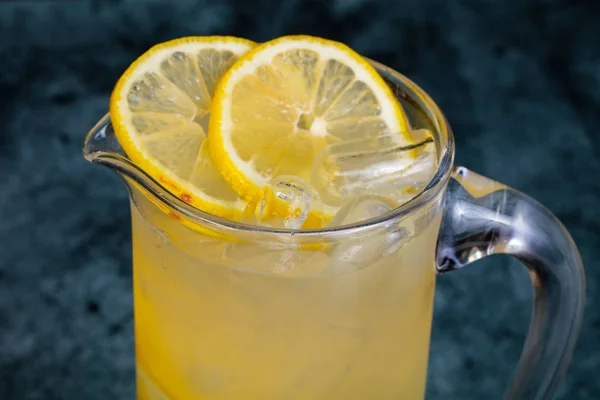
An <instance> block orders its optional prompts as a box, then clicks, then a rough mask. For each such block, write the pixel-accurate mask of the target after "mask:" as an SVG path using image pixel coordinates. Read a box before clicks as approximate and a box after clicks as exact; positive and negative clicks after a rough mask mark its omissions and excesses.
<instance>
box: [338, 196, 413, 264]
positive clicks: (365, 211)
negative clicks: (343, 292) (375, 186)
mask: <svg viewBox="0 0 600 400" xmlns="http://www.w3.org/2000/svg"><path fill="white" fill-rule="evenodd" d="M397 206H398V202H397V201H395V200H392V199H390V198H387V197H383V196H379V195H363V196H359V197H356V198H354V199H352V200H350V201H349V202H348V203H346V204H345V205H344V206H342V207H341V208H340V210H339V211H338V212H337V214H336V215H335V217H334V218H333V219H332V220H331V222H330V224H329V225H328V226H329V227H334V226H342V225H348V224H353V223H357V222H361V221H365V220H367V219H371V218H376V217H379V216H382V215H383V214H386V213H387V212H389V211H391V210H393V209H394V208H396V207H397ZM408 238H409V235H408V232H406V230H405V229H404V228H403V227H402V226H400V224H398V222H397V221H391V222H387V223H384V224H382V225H381V226H380V227H377V228H371V229H369V230H364V231H358V232H357V233H355V234H353V236H350V235H348V237H345V238H343V239H340V241H339V242H338V243H336V244H335V245H334V246H332V249H331V254H332V263H331V268H332V270H334V271H342V270H347V269H348V268H350V269H358V268H363V267H365V266H368V265H370V264H373V263H375V262H377V261H378V260H379V259H381V258H384V257H387V256H388V255H389V254H391V253H393V252H395V251H397V250H398V249H399V248H400V247H402V245H404V243H406V241H407V240H408Z"/></svg>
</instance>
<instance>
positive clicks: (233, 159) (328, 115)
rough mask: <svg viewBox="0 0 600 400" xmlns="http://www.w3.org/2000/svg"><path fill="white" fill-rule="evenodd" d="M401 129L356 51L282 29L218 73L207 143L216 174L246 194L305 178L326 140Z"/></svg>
mask: <svg viewBox="0 0 600 400" xmlns="http://www.w3.org/2000/svg"><path fill="white" fill-rule="evenodd" d="M408 131H409V123H408V120H407V118H406V115H405V114H404V111H403V110H402V108H401V106H400V104H399V103H398V101H397V99H396V98H395V97H394V95H393V93H392V91H391V90H390V88H389V87H388V86H387V85H386V83H385V82H384V81H383V79H382V78H381V77H380V76H379V74H378V73H377V71H376V70H375V69H374V68H373V67H372V66H371V65H370V64H369V63H368V62H367V61H365V59H363V58H362V57H361V56H360V55H359V54H357V53H355V52H354V51H353V50H351V49H350V48H348V47H347V46H345V45H343V44H341V43H338V42H334V41H330V40H325V39H320V38H316V37H310V36H286V37H281V38H279V39H275V40H273V41H270V42H267V43H264V44H262V45H258V46H257V47H255V48H254V49H252V50H251V51H249V52H248V53H246V54H245V55H244V56H242V57H241V58H240V59H239V60H238V61H236V63H235V64H234V65H233V66H232V67H231V68H230V69H229V70H228V71H227V72H226V73H225V74H224V75H223V77H222V78H221V81H220V82H219V84H218V85H217V88H216V90H215V96H214V99H213V109H212V116H211V119H210V122H209V139H208V146H209V151H210V154H211V156H212V159H213V160H214V163H215V165H216V167H217V169H218V170H219V171H220V172H221V175H223V177H224V178H225V179H226V180H227V181H228V182H229V184H230V186H231V187H232V188H233V189H234V190H235V191H236V192H237V193H238V194H239V195H240V196H242V197H243V198H245V199H247V200H248V201H252V199H255V198H256V197H257V196H259V194H260V193H261V190H262V188H263V187H264V186H265V185H266V184H267V183H268V182H269V181H270V180H271V178H273V177H275V176H281V175H291V176H296V177H299V178H302V179H305V180H309V179H310V170H311V165H312V163H313V160H314V159H315V157H316V156H317V154H319V152H321V150H323V149H324V148H325V146H327V145H329V144H331V143H336V142H340V141H346V140H352V139H356V138H368V137H376V136H379V135H382V134H386V133H392V134H394V133H397V141H398V143H399V144H410V143H412V141H411V138H410V136H409V135H408V133H407V132H408ZM324 213H325V214H329V215H331V214H332V213H333V210H332V209H326V210H325V211H324Z"/></svg>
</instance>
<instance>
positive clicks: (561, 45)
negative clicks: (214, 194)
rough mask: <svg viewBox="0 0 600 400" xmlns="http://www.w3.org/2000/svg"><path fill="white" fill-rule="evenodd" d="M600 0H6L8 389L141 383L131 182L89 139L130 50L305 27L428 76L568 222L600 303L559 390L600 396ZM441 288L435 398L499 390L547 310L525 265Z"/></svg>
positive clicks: (504, 167)
mask: <svg viewBox="0 0 600 400" xmlns="http://www.w3.org/2000/svg"><path fill="white" fill-rule="evenodd" d="M599 4H600V3H599V2H597V1H589V2H586V1H575V2H572V1H567V0H564V1H558V0H557V1H537V2H524V1H517V0H514V1H511V0H506V1H501V0H496V1H493V0H489V1H453V0H431V1H416V0H414V1H400V0H398V1H392V0H390V1H375V0H347V1H343V0H337V1H307V0H305V1H301V0H296V1H293V0H288V1H250V0H248V1H225V0H205V1H185V0H179V1H173V2H166V1H165V2H160V1H137V2H136V1H125V0H123V1H117V0H113V1H103V2H84V1H81V2H77V1H68V0H63V1H9V2H6V1H0V102H1V103H0V399H2V400H4V399H11V400H12V399H47V400H53V399H86V400H96V399H97V400H104V399H133V398H134V390H135V389H134V358H133V324H132V317H133V315H132V304H131V290H130V287H131V271H130V263H131V251H130V221H129V210H128V203H127V195H126V191H125V188H124V186H123V185H122V184H121V183H120V182H119V180H118V179H117V178H116V177H115V176H114V174H113V173H112V172H109V171H108V170H105V169H102V168H100V167H96V166H92V165H90V164H88V163H86V162H85V161H84V160H83V158H82V156H81V145H82V142H83V138H84V136H85V134H86V132H87V131H88V130H89V129H90V128H91V127H92V126H93V124H94V123H95V122H96V121H97V120H98V119H99V118H100V117H101V116H102V115H103V114H104V113H105V111H106V110H107V107H108V97H109V93H110V91H111V89H112V86H113V85H114V83H115V82H116V80H117V78H118V77H119V76H120V74H121V73H122V72H123V71H124V69H125V68H126V67H127V65H128V64H129V63H130V62H131V61H133V60H134V59H135V58H136V57H137V56H138V55H140V54H141V53H143V52H144V51H145V50H147V49H148V48H149V47H150V46H151V45H153V44H155V43H157V42H161V41H164V40H167V39H171V38H175V37H179V36H187V35H209V34H231V35H238V36H243V37H247V38H250V39H253V40H256V41H265V40H268V39H271V38H274V37H276V36H280V35H283V34H292V33H308V34H314V35H321V36H324V37H328V38H331V39H336V40H339V41H342V42H345V43H347V44H348V45H350V46H351V47H353V48H354V49H356V50H357V51H359V52H360V53H362V54H364V55H365V56H369V57H371V58H373V59H375V60H378V61H381V62H383V63H385V64H387V65H389V66H391V67H393V68H395V69H396V70H398V71H400V72H402V73H404V74H405V75H407V76H409V77H410V78H411V79H413V80H414V81H416V82H417V83H418V84H419V85H421V86H422V87H423V88H424V89H425V90H426V91H428V92H429V94H430V95H431V96H432V97H433V99H434V100H436V101H437V102H438V103H439V105H440V107H441V108H442V110H443V111H444V112H445V113H446V115H447V117H448V119H449V121H450V123H451V125H452V126H453V129H454V132H455V136H456V141H457V148H458V150H457V162H458V163H459V164H462V165H465V166H467V167H469V168H472V169H474V170H476V171H478V172H480V173H482V174H485V175H487V176H490V177H492V178H494V179H497V180H499V181H502V182H505V183H507V184H509V185H511V186H513V187H515V188H517V189H519V190H522V191H524V192H525V193H527V194H530V195H531V196H533V197H535V198H537V199H538V200H540V201H541V202H542V203H544V204H546V205H547V206H548V207H549V208H550V209H551V210H552V211H553V212H554V213H556V214H557V215H558V217H559V218H560V219H561V220H562V221H563V222H564V223H565V225H566V226H567V228H568V229H569V230H570V232H571V233H572V235H573V237H574V239H575V242H576V243H577V244H578V246H579V247H580V250H581V254H582V257H583V260H584V263H585V265H586V267H587V279H588V281H587V283H588V293H587V301H588V306H587V311H586V314H585V321H584V326H583V331H582V335H581V338H580V341H579V343H578V347H577V350H576V353H575V356H574V359H573V363H572V366H571V368H570V370H569V372H568V374H567V377H566V379H565V381H564V384H563V385H562V386H561V390H560V395H559V398H560V399H569V400H571V399H575V400H577V399H597V398H599V393H600V379H598V375H597V371H598V370H599V369H600V348H599V346H598V339H599V338H600V335H599V334H600V329H599V327H600V310H599V304H598V297H599V293H598V279H599V278H600V271H599V269H598V268H599V267H600V265H599V264H598V259H599V258H600V156H599V154H600V132H599V128H600V107H599V106H600V45H599V40H600V24H598V22H599V21H600V6H599ZM436 296H437V297H436V309H435V320H434V326H433V336H432V346H431V356H430V368H429V378H428V388H427V398H428V399H464V400H466V399H488V398H490V399H492V398H500V394H501V393H502V391H503V389H504V388H505V387H506V385H507V381H508V379H509V377H510V375H511V373H512V371H513V370H514V365H515V363H516V361H517V358H518V355H519V352H520V349H521V345H522V342H523V339H524V335H525V332H526V329H527V325H528V318H529V314H530V302H531V288H530V284H529V282H528V276H527V274H526V272H525V270H524V268H522V267H520V266H519V265H518V264H517V263H516V262H514V261H512V260H509V259H508V258H504V257H493V258H490V259H486V260H484V261H481V262H478V263H477V264H476V265H473V266H470V267H468V268H466V269H465V270H462V271H460V272H457V273H452V274H450V275H447V276H443V277H441V278H439V280H438V288H437V294H436ZM406 329H410V327H409V326H407V327H406Z"/></svg>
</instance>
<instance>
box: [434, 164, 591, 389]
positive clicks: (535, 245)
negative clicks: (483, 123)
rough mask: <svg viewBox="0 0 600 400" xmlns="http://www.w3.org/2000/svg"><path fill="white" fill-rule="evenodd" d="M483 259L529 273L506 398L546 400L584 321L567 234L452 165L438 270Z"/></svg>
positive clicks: (539, 209) (530, 204)
mask: <svg viewBox="0 0 600 400" xmlns="http://www.w3.org/2000/svg"><path fill="white" fill-rule="evenodd" d="M490 254H510V255H512V256H514V257H516V258H517V259H519V260H520V261H521V262H522V263H523V264H524V265H525V266H526V267H527V269H528V271H529V275H530V276H531V280H532V283H533V288H534V292H535V301H534V310H533V316H532V320H531V325H530V327H529V334H528V336H527V340H526V341H525V345H524V347H523V353H522V354H521V359H520V361H519V366H518V368H517V371H516V374H515V376H514V379H513V382H512V384H511V385H510V387H509V389H508V392H507V393H506V397H505V398H506V399H511V400H512V399H524V400H525V399H526V400H542V399H550V398H552V395H553V394H554V392H555V390H556V387H557V386H558V384H559V382H560V380H561V379H562V377H563V375H564V374H565V372H566V369H567V367H568V365H569V362H570V360H571V354H572V353H573V348H574V346H575V341H576V339H577V335H578V333H579V328H580V325H581V318H582V315H583V303H584V292H585V279H584V272H583V265H582V263H581V258H580V256H579V252H578V251H577V248H576V247H575V244H574V243H573V240H572V239H571V236H570V235H569V233H568V232H567V231H566V229H565V228H564V227H563V225H562V224H561V223H560V222H559V221H558V219H557V218H556V217H555V216H554V215H552V213H551V212H550V211H548V210H547V209H546V208H545V207H543V206H542V205H541V204H539V203H538V202H536V201H535V200H533V199H531V198H530V197H528V196H526V195H524V194H523V193H520V192H517V191H516V190H513V189H511V188H509V187H507V186H505V185H502V184H500V183H498V182H494V181H492V180H491V179H488V178H485V177H483V176H481V175H478V174H476V173H474V172H472V171H469V170H468V169H466V168H464V167H456V168H455V169H454V172H453V176H452V179H450V182H449V184H448V189H447V192H446V198H445V207H444V217H443V220H442V227H441V230H440V237H439V241H438V247H437V260H436V262H437V269H438V272H440V273H443V272H448V271H452V270H454V269H457V268H461V267H463V266H464V265H466V264H469V263H471V262H473V261H475V260H478V259H480V258H482V257H485V256H487V255H490Z"/></svg>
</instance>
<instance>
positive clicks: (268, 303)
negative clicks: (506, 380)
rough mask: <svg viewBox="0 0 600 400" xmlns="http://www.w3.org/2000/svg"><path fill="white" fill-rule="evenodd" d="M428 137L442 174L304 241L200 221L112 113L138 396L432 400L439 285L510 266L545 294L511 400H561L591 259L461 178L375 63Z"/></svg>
mask: <svg viewBox="0 0 600 400" xmlns="http://www.w3.org/2000/svg"><path fill="white" fill-rule="evenodd" d="M371 63H372V64H373V65H374V66H375V67H376V69H377V70H378V71H379V73H380V74H381V76H382V77H383V78H384V79H385V81H386V82H387V83H388V85H389V86H390V87H391V88H392V90H393V91H394V93H395V95H396V97H397V99H398V101H399V102H400V103H401V104H402V106H403V108H404V110H405V111H406V113H407V115H408V118H409V121H410V124H411V126H412V127H413V128H414V129H419V128H426V129H429V130H431V131H432V132H433V133H434V136H435V140H436V145H437V148H438V155H439V169H438V171H437V173H436V174H435V177H434V178H433V180H432V181H431V182H430V183H429V185H428V186H427V187H426V188H425V189H424V190H423V191H421V192H420V193H419V194H418V195H417V196H416V197H415V198H413V199H412V200H411V201H409V202H408V203H406V204H404V205H402V206H401V207H399V208H397V209H395V210H392V211H391V212H389V213H387V214H384V215H382V216H380V217H377V218H374V219H370V220H367V221H363V222H360V223H356V224H353V225H347V226H342V227H336V228H324V229H320V230H302V231H291V230H285V229H274V228H268V227H257V226H250V225H244V224H242V223H238V222H233V221H229V220H225V219H222V218H219V217H216V216H213V215H210V214H207V213H205V212H202V211H200V210H197V209H194V208H192V207H191V206H189V205H188V204H187V203H185V202H184V201H182V200H181V199H179V198H177V197H175V196H174V195H172V194H170V193H169V192H168V191H167V190H166V189H165V188H164V187H162V186H161V184H160V183H158V182H156V181H155V180H153V179H152V178H151V177H150V176H149V175H147V174H146V173H145V172H144V171H143V170H141V169H140V168H139V167H138V166H136V165H135V164H133V163H132V162H131V161H130V160H129V159H128V158H127V157H126V155H125V154H124V153H123V151H122V150H121V148H120V146H119V144H118V142H117V140H116V137H115V135H114V132H113V129H112V126H111V123H110V118H109V116H108V115H106V116H105V117H104V118H102V119H101V120H100V122H99V123H98V124H97V125H96V126H95V127H94V128H93V129H92V130H91V131H90V133H89V134H88V136H87V138H86V141H85V145H84V150H83V152H84V155H85V157H86V158H87V159H88V160H89V161H91V162H94V163H98V164H101V165H105V166H108V167H110V168H113V169H115V170H116V171H117V172H118V173H119V174H120V176H121V177H122V178H123V179H124V181H125V183H126V184H127V187H128V188H129V193H130V199H131V216H132V223H133V278H134V279H133V281H134V305H135V340H136V360H137V390H138V398H139V399H144V400H154V399H169V400H188V399H240V398H260V399H388V398H397V399H423V398H424V395H425V377H426V370H427V361H428V360H427V358H428V353H429V338H430V331H431V322H432V315H433V299H434V289H435V278H436V275H437V274H441V273H446V272H450V271H453V270H455V269H457V268H461V267H463V266H465V265H466V264H469V263H471V262H473V261H476V260H478V259H480V258H482V257H484V256H487V255H491V254H500V253H502V254H510V255H512V256H514V257H516V258H517V259H519V260H520V261H521V262H522V263H523V264H524V265H525V267H526V268H527V269H528V271H529V275H530V276H531V279H532V283H533V288H534V291H535V302H534V313H533V318H532V321H531V326H530V330H529V336H528V337H527V340H526V342H525V345H524V349H523V353H522V356H521V360H520V362H519V365H518V367H517V369H516V372H515V375H514V379H513V381H512V384H511V385H510V386H509V388H508V389H507V391H506V395H505V398H507V399H527V400H534V399H550V398H551V397H552V395H553V393H554V392H555V390H556V387H557V385H558V384H559V382H560V380H561V378H562V377H563V375H564V373H565V371H566V369H567V366H568V364H569V361H570V358H571V354H572V352H573V347H574V344H575V341H576V337H577V334H578V331H579V327H580V324H581V319H582V313H583V303H584V273H583V266H582V263H581V259H580V257H579V253H578V251H577V249H576V247H575V245H574V243H573V241H572V239H571V237H570V236H569V234H568V232H567V231H566V230H565V228H564V227H563V226H562V225H561V223H560V222H559V221H558V220H557V219H556V217H554V216H553V215H552V214H551V213H550V212H549V211H548V210H547V209H546V208H544V207H543V206H541V205H540V204H539V203H537V202H536V201H535V200H533V199H531V198H529V197H527V196H526V195H524V194H522V193H520V192H517V191H515V190H513V189H511V188H509V187H506V186H505V185H503V184H500V183H497V182H494V181H492V180H490V179H487V178H485V177H482V176H480V175H477V174H476V173H474V172H471V171H469V170H467V169H466V168H464V167H455V166H454V165H453V161H454V140H453V137H452V132H451V130H450V127H449V126H448V123H447V121H446V119H445V118H444V116H443V114H442V113H441V111H440V110H439V109H438V107H437V106H436V104H435V103H434V102H433V101H432V100H431V99H430V98H429V96H428V95H427V94H426V93H425V92H424V91H423V90H421V89H420V88H419V87H418V86H417V85H415V84H414V83H413V82H411V81H410V80H409V79H407V78H406V77H404V76H403V75H401V74H399V73H397V72H395V71H393V70H391V69H389V68H387V67H385V66H383V65H381V64H379V63H376V62H373V61H371Z"/></svg>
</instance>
